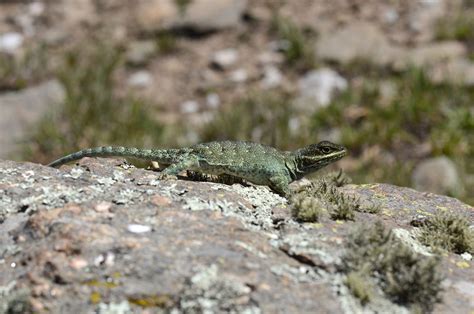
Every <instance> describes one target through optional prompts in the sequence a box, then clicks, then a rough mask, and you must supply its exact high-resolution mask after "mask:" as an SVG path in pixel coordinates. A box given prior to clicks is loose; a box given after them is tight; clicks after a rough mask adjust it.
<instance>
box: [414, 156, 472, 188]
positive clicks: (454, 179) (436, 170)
mask: <svg viewBox="0 0 474 314" xmlns="http://www.w3.org/2000/svg"><path fill="white" fill-rule="evenodd" d="M412 181H413V186H414V187H415V188H416V189H417V190H420V191H427V192H432V193H436V194H451V195H460V194H462V189H463V187H462V181H461V178H460V177H459V173H458V171H457V169H456V165H455V164H454V162H453V161H452V160H451V159H449V158H447V157H445V156H442V157H435V158H430V159H427V160H424V161H422V162H421V163H419V164H418V165H417V166H416V168H415V170H414V171H413V176H412Z"/></svg>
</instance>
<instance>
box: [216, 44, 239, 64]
mask: <svg viewBox="0 0 474 314" xmlns="http://www.w3.org/2000/svg"><path fill="white" fill-rule="evenodd" d="M238 59H239V53H238V52H237V50H236V49H233V48H229V49H223V50H219V51H216V52H215V53H214V55H213V56H212V64H213V65H215V66H216V67H218V68H220V69H227V68H229V67H231V66H232V65H234V64H235V63H236V62H237V60H238Z"/></svg>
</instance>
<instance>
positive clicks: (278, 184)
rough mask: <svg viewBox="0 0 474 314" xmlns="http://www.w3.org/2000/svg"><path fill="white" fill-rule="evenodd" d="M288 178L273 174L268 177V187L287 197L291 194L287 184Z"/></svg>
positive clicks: (288, 182)
mask: <svg viewBox="0 0 474 314" xmlns="http://www.w3.org/2000/svg"><path fill="white" fill-rule="evenodd" d="M289 184H290V180H289V178H288V177H287V176H285V175H274V176H273V177H271V178H270V185H269V186H270V188H271V189H272V190H273V191H275V192H276V193H278V194H279V195H281V196H283V197H285V198H288V197H289V196H290V194H291V191H290V188H289V187H288V185H289Z"/></svg>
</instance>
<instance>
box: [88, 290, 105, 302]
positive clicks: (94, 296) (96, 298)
mask: <svg viewBox="0 0 474 314" xmlns="http://www.w3.org/2000/svg"><path fill="white" fill-rule="evenodd" d="M89 301H90V303H91V304H99V303H100V301H102V295H101V294H100V292H97V291H94V292H92V293H91V294H90V296H89Z"/></svg>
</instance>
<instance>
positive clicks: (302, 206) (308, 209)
mask: <svg viewBox="0 0 474 314" xmlns="http://www.w3.org/2000/svg"><path fill="white" fill-rule="evenodd" d="M290 203H291V213H292V215H293V217H294V218H295V219H296V220H298V221H301V222H318V221H319V218H320V217H321V216H322V215H323V213H325V212H326V207H327V206H326V205H325V204H324V203H323V202H322V201H321V200H320V199H318V198H316V197H313V196H311V195H309V194H308V193H307V191H305V190H301V191H299V192H298V193H296V194H294V195H293V196H292V197H291V200H290Z"/></svg>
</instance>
